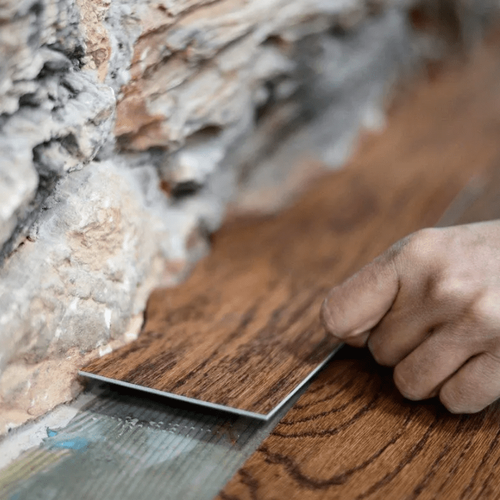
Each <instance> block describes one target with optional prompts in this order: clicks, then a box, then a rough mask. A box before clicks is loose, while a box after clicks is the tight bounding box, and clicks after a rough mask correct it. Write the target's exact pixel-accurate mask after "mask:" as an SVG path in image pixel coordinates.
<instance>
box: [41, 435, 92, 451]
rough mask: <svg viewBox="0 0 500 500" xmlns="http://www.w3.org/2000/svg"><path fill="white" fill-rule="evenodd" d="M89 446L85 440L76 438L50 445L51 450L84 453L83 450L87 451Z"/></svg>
mask: <svg viewBox="0 0 500 500" xmlns="http://www.w3.org/2000/svg"><path fill="white" fill-rule="evenodd" d="M88 445H89V442H88V441H87V440H86V439H85V438H82V437H76V438H73V439H63V440H61V441H54V442H52V443H50V448H59V449H63V450H75V451H82V450H85V449H86V448H87V446H88Z"/></svg>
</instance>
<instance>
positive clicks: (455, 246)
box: [321, 220, 500, 413]
mask: <svg viewBox="0 0 500 500" xmlns="http://www.w3.org/2000/svg"><path fill="white" fill-rule="evenodd" d="M321 317H322V321H323V324H324V325H325V328H326V329H327V330H328V331H329V332H330V333H331V334H332V335H334V336H335V337H336V338H338V339H339V341H341V342H345V343H347V344H349V345H352V346H355V347H362V346H367V347H368V348H369V349H370V351H371V353H372V354H373V357H374V358H375V360H376V361H377V362H378V363H380V364H381V365H386V366H392V367H395V368H394V381H395V384H396V386H397V388H398V389H399V391H400V392H401V394H402V395H403V396H405V397H406V398H408V399H411V400H422V399H426V398H429V397H434V396H437V395H439V398H440V400H441V402H442V403H443V404H444V405H445V406H446V408H448V410H449V411H451V412H452V413H475V412H478V411H480V410H482V409H483V408H485V407H486V406H488V405H489V404H490V403H492V402H493V401H495V400H496V399H497V398H499V397H500V220H497V221H491V222H483V223H477V224H468V225H462V226H455V227H447V228H436V229H423V230H421V231H418V232H416V233H413V234H411V235H410V236H408V237H406V238H405V239H403V240H401V241H399V242H398V243H396V244H395V245H394V246H392V247H391V248H389V250H387V251H386V252H385V253H383V254H382V255H380V256H379V257H377V258H376V259H375V260H374V261H373V262H371V263H370V264H368V265H367V266H365V267H364V268H363V269H361V270H360V271H359V272H358V273H357V274H355V275H354V276H352V277H351V278H349V279H348V280H347V281H345V282H344V283H342V284H341V285H339V286H336V287H335V288H333V289H332V290H331V291H330V292H329V293H328V295H327V297H326V299H325V301H324V303H323V306H322V309H321Z"/></svg>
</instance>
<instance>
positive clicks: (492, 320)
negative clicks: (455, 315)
mask: <svg viewBox="0 0 500 500" xmlns="http://www.w3.org/2000/svg"><path fill="white" fill-rule="evenodd" d="M470 313H471V316H472V318H473V319H474V320H475V321H478V322H480V323H482V324H484V325H490V326H492V327H493V329H494V330H495V331H496V330H497V328H498V323H499V322H500V311H499V309H498V298H496V297H494V296H492V295H491V294H488V293H482V294H479V295H477V296H476V297H475V298H474V299H473V301H472V304H471V306H470Z"/></svg>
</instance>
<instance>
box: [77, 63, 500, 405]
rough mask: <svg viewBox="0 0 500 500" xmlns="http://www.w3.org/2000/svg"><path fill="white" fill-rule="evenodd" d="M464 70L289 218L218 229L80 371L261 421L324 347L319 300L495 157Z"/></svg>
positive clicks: (474, 85) (423, 92)
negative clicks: (124, 336) (120, 344)
mask: <svg viewBox="0 0 500 500" xmlns="http://www.w3.org/2000/svg"><path fill="white" fill-rule="evenodd" d="M483 59H484V56H483ZM476 66H477V67H475V69H474V71H470V72H469V73H468V76H467V77H465V76H464V74H463V70H462V69H460V67H457V68H452V69H450V70H449V71H448V72H445V74H443V75H442V76H441V77H438V78H437V81H436V82H434V83H433V84H432V85H422V86H420V87H418V88H417V89H415V91H414V95H412V97H411V99H409V101H408V102H407V104H406V105H405V106H402V107H401V108H400V109H399V110H398V111H396V112H395V113H394V116H392V118H391V120H390V126H389V129H388V130H387V132H386V133H385V134H384V135H383V137H370V138H367V139H365V140H364V142H363V143H362V144H361V145H360V151H359V154H358V155H357V156H356V158H355V159H354V160H353V161H352V162H351V164H350V165H348V166H347V167H346V168H345V169H344V170H343V171H341V172H337V173H332V174H330V175H328V176H325V177H324V178H322V179H320V180H319V181H317V182H316V183H315V184H314V185H313V186H311V188H310V189H309V190H308V191H307V193H305V194H304V195H303V196H302V198H301V199H300V200H299V201H298V203H296V204H295V205H294V206H293V207H291V208H289V209H287V210H286V211H284V212H283V213H281V214H280V215H278V216H276V217H271V218H267V219H257V220H255V219H254V220H248V221H238V222H235V223H233V224H227V225H226V227H225V228H223V229H222V230H221V231H220V232H219V233H218V234H217V235H216V236H215V238H214V244H213V251H212V253H211V255H210V256H209V257H208V258H206V259H205V260H203V261H202V262H200V263H199V265H198V266H197V267H196V269H195V270H194V272H193V273H192V275H191V277H190V278H189V279H188V280H187V281H186V282H185V283H184V284H182V285H181V286H179V287H176V288H174V289H165V290H158V291H156V292H155V293H154V294H153V296H152V297H151V300H150V303H149V305H148V309H147V323H146V325H145V327H144V331H143V332H142V333H141V335H140V337H139V339H138V340H137V341H135V342H133V343H132V344H130V345H128V346H126V347H124V348H122V349H120V350H118V351H116V352H114V353H112V354H109V355H107V356H104V357H103V358H101V359H99V360H97V361H95V362H93V363H91V364H90V365H89V366H87V367H86V368H85V369H84V372H85V373H87V374H89V375H92V376H98V377H102V378H104V379H106V380H111V381H116V382H118V383H125V384H132V385H134V386H137V387H139V388H142V389H144V390H154V391H158V392H162V393H170V394H174V395H176V396H178V397H184V398H192V399H194V400H197V401H202V402H206V403H210V404H215V405H222V406H225V407H230V408H233V409H237V410H240V411H245V412H251V413H254V414H258V415H268V414H269V413H270V412H271V411H272V410H273V409H274V408H276V407H277V405H279V404H280V403H281V402H282V401H283V400H284V399H285V398H286V396H287V395H288V394H289V393H290V392H291V391H293V390H294V389H295V388H296V387H297V386H298V385H299V384H300V383H301V382H303V381H304V379H305V378H306V377H307V376H308V375H309V374H311V372H312V371H313V370H314V369H315V368H316V367H317V366H318V365H319V364H320V363H321V362H322V361H323V360H324V359H325V358H326V357H327V356H328V355H329V354H330V353H331V352H332V349H333V348H334V344H333V341H332V339H331V338H330V337H329V336H327V335H326V334H325V332H324V331H323V328H322V327H321V325H320V322H319V319H318V310H319V307H320V304H321V301H322V299H323V297H324V295H325V293H326V291H327V290H328V289H329V288H330V287H331V286H332V285H333V284H335V283H337V282H339V281H341V280H343V279H344V278H346V277H347V276H349V275H350V274H351V273H353V272H354V271H356V270H357V269H358V268H359V267H360V266H362V265H363V264H364V263H366V262H368V261H369V260H371V259H372V258H373V257H375V256H376V255H377V254H378V253H380V252H381V251H383V250H384V249H385V248H386V247H387V246H388V245H390V244H392V243H393V242H395V241H396V240H398V239H399V238H401V237H402V236H404V235H405V234H407V233H409V232H411V231H414V230H416V229H419V228H421V227H423V226H428V225H433V224H435V223H436V221H437V220H438V219H439V217H440V216H441V215H442V213H443V212H444V210H445V208H446V207H447V206H448V205H449V204H450V202H451V200H452V199H453V198H454V197H455V195H456V194H457V193H458V192H459V191H460V190H461V189H462V188H463V186H464V185H465V184H466V183H467V182H468V181H469V179H470V178H471V176H472V174H473V173H474V172H478V171H481V170H486V169H487V168H489V167H490V166H491V164H492V163H493V162H494V161H495V160H496V159H497V158H498V153H499V151H498V147H497V144H498V137H499V131H498V118H499V117H500V112H498V109H494V106H493V103H492V101H491V98H490V95H491V94H492V93H494V92H496V91H497V89H498V68H497V67H495V68H496V69H495V71H496V72H497V73H496V74H495V75H494V76H495V78H496V79H495V80H494V81H493V79H492V75H491V74H490V73H492V72H494V71H493V70H492V69H491V66H492V65H491V64H489V65H488V64H487V63H486V62H485V63H483V64H479V63H478V64H477V65H476ZM496 105H497V108H498V103H496Z"/></svg>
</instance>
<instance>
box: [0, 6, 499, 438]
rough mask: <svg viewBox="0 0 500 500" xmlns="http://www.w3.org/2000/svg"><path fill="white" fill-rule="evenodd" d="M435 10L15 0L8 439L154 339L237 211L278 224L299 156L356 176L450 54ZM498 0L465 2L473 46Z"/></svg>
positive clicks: (0, 174) (5, 364)
mask: <svg viewBox="0 0 500 500" xmlns="http://www.w3.org/2000/svg"><path fill="white" fill-rule="evenodd" d="M416 3H417V2H414V1H409V0H408V1H403V0H157V1H151V0H0V433H2V432H4V431H6V430H7V429H8V428H10V427H13V426H15V425H18V424H19V423H21V422H23V421H25V420H26V419H28V418H31V417H35V416H38V415H41V414H43V413H44V412H46V411H48V410H49V409H50V408H52V407H53V406H54V405H55V404H58V403H60V402H62V401H66V400H68V399H70V398H71V397H73V396H74V394H75V393H76V392H77V391H78V390H79V385H78V383H77V382H76V378H75V373H76V370H77V369H78V368H79V367H80V366H81V365H82V364H83V363H84V362H86V361H87V360H89V359H91V358H92V357H95V356H98V355H99V354H102V353H103V352H106V351H109V350H110V349H111V348H114V347H116V346H118V345H121V344H122V343H123V342H127V341H130V340H131V339H133V338H135V337H136V336H137V334H138V332H139V330H140V327H141V324H142V313H143V311H144V308H145V303H146V300H147V297H148V294H149V293H150V291H151V290H152V289H153V288H154V287H155V286H159V285H172V284H175V283H176V282H177V281H178V280H179V279H182V277H183V276H184V275H185V273H186V272H187V271H188V270H189V267H190V265H191V264H192V263H193V262H195V261H196V260H197V259H198V258H200V256H202V255H203V254H204V253H205V252H206V251H208V245H207V242H206V235H207V234H208V233H209V232H211V231H213V230H215V229H216V228H217V227H218V226H219V225H220V223H221V220H222V217H223V215H224V211H225V208H226V206H227V204H228V202H232V204H233V206H234V207H236V209H238V210H247V211H248V210H251V211H256V210H257V211H269V210H275V209H277V208H279V207H280V206H282V205H283V203H286V202H287V201H288V200H289V199H290V198H291V197H292V196H293V193H294V192H295V191H296V190H297V189H298V188H299V187H300V186H301V185H302V184H303V183H304V182H305V180H306V179H307V177H308V176H310V175H312V172H310V171H304V169H302V170H301V169H300V168H299V167H296V166H297V165H300V161H299V162H298V161H297V160H298V159H300V158H303V159H304V160H306V159H308V157H311V156H313V155H314V157H315V158H316V159H320V160H322V161H323V162H324V163H325V164H326V165H328V166H330V167H332V168H336V167H339V166H341V165H342V164H343V162H345V160H346V159H347V158H348V156H349V154H350V152H351V150H352V147H353V145H354V142H355V139H356V136H357V134H358V132H359V130H360V128H361V127H375V128H376V127H381V126H382V125H383V120H384V101H385V99H386V97H387V95H388V93H389V91H390V89H391V85H392V84H393V83H394V82H395V81H396V80H397V79H398V78H401V76H402V75H403V74H410V73H411V71H412V70H414V69H415V68H417V67H418V64H419V61H420V60H421V58H422V57H423V56H425V55H426V54H427V53H433V54H439V53H440V43H441V42H440V39H439V37H438V38H436V37H435V36H434V35H433V36H430V35H429V36H424V35H423V34H422V33H421V32H418V33H417V32H416V31H415V30H414V28H413V27H412V24H411V23H410V18H411V15H410V11H411V9H414V8H415V7H414V6H415V4H416ZM441 3H442V4H448V3H449V2H446V1H444V0H443V1H442V2H440V4H441ZM494 3H495V2H493V1H491V2H488V1H487V0H484V1H479V0H476V2H464V3H463V5H462V3H460V2H459V6H458V7H459V8H458V11H459V12H460V11H463V12H466V14H467V15H465V17H464V16H463V15H462V18H464V19H466V20H467V23H465V24H464V30H463V32H464V33H466V34H468V35H467V36H470V37H473V36H475V35H474V33H475V32H476V31H477V29H478V26H481V18H482V17H484V16H485V15H488V13H489V12H490V11H489V9H490V8H491V7H492V6H493V5H494ZM453 9H455V7H453ZM453 9H452V10H453ZM467 9H468V10H467ZM455 10H456V9H455ZM455 10H453V12H455ZM454 15H455V14H454ZM457 19H458V22H459V23H460V15H458V16H457ZM427 55H428V54H427ZM308 155H309V156H308Z"/></svg>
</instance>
